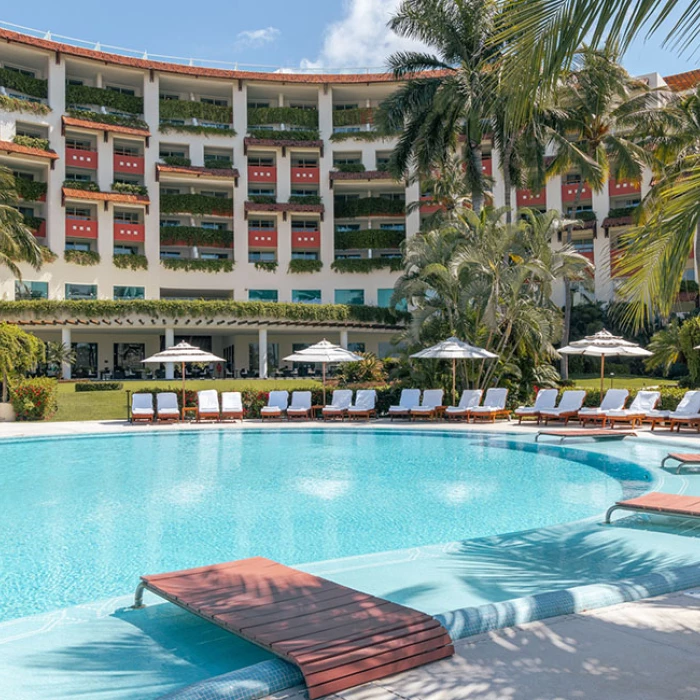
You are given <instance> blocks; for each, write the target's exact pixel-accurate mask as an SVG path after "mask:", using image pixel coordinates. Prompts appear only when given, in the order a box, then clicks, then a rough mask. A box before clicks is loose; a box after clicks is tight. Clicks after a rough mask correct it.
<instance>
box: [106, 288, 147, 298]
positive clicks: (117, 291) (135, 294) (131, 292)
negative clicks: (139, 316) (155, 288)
mask: <svg viewBox="0 0 700 700" xmlns="http://www.w3.org/2000/svg"><path fill="white" fill-rule="evenodd" d="M145 298H146V289H145V288H144V287H115V288H114V300H115V301H119V300H121V299H145Z"/></svg>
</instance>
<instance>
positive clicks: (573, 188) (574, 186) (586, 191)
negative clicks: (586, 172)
mask: <svg viewBox="0 0 700 700" xmlns="http://www.w3.org/2000/svg"><path fill="white" fill-rule="evenodd" d="M579 186H580V183H578V182H572V183H570V184H564V183H563V184H562V186H561V201H562V202H574V201H575V200H576V194H577V193H578V188H579ZM592 196H593V193H592V192H591V188H590V187H589V186H588V185H587V184H586V183H585V182H584V183H583V187H581V197H580V201H585V200H587V199H591V197H592Z"/></svg>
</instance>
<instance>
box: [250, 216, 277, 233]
mask: <svg viewBox="0 0 700 700" xmlns="http://www.w3.org/2000/svg"><path fill="white" fill-rule="evenodd" d="M276 225H277V219H249V220H248V230H249V231H260V230H265V229H274V228H275V227H276Z"/></svg>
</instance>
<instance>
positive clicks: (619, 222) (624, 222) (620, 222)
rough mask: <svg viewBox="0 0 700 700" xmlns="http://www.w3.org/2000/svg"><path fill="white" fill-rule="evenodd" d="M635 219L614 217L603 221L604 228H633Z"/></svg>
mask: <svg viewBox="0 0 700 700" xmlns="http://www.w3.org/2000/svg"><path fill="white" fill-rule="evenodd" d="M633 223H634V219H633V218H632V217H631V216H613V217H610V216H609V217H607V218H606V219H603V228H612V227H614V226H631V225H632V224H633Z"/></svg>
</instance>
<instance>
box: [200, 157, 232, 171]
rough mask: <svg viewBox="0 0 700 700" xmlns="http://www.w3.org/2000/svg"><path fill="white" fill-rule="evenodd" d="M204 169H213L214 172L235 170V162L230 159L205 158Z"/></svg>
mask: <svg viewBox="0 0 700 700" xmlns="http://www.w3.org/2000/svg"><path fill="white" fill-rule="evenodd" d="M204 167H205V168H211V169H212V170H227V169H229V168H230V169H231V170H233V161H232V160H230V159H228V160H223V159H221V158H211V157H209V158H207V156H204Z"/></svg>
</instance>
